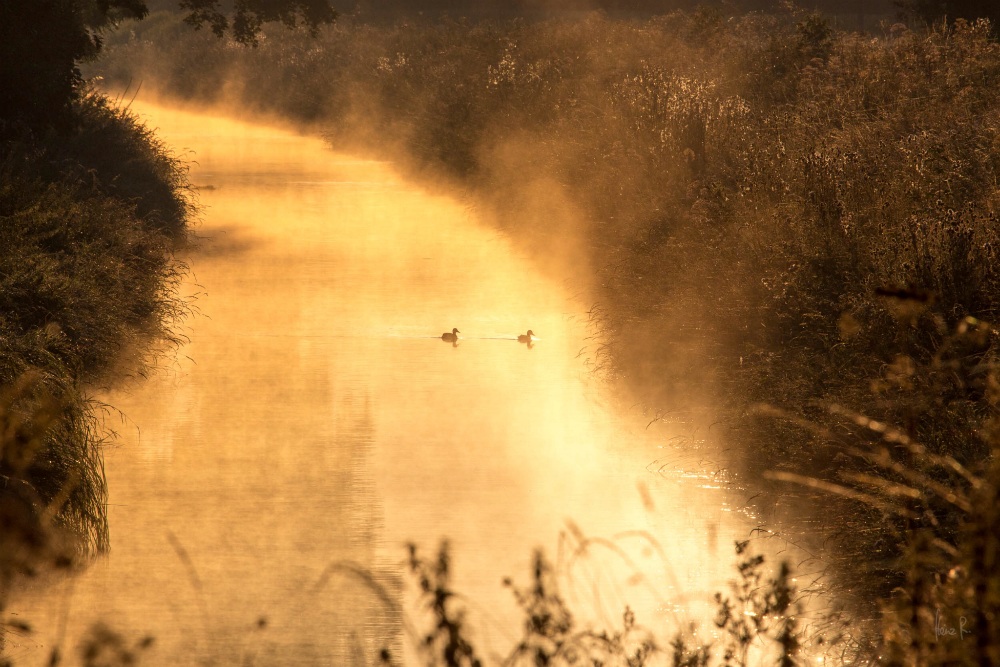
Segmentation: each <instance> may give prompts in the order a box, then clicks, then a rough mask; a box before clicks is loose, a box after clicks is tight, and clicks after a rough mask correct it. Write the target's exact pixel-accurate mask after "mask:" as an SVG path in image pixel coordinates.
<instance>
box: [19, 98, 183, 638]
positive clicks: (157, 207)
mask: <svg viewBox="0 0 1000 667" xmlns="http://www.w3.org/2000/svg"><path fill="white" fill-rule="evenodd" d="M69 114H70V118H71V122H70V123H69V125H68V126H67V127H66V128H60V129H58V130H55V129H54V130H51V131H41V130H38V129H37V128H29V127H27V126H25V125H23V124H20V123H18V122H0V142H2V143H0V147H2V153H0V479H2V480H3V484H2V486H0V524H2V525H3V539H2V543H0V609H5V606H6V602H7V596H8V594H9V592H10V588H11V586H12V585H14V584H15V583H16V582H17V581H18V580H19V579H21V578H23V577H26V576H34V575H37V574H38V573H40V572H45V571H47V570H51V569H53V568H54V569H65V568H71V567H75V566H77V565H79V564H80V563H82V562H85V560H86V557H87V556H90V555H93V554H95V553H98V552H101V551H103V550H105V549H107V547H108V543H109V536H108V527H107V515H106V509H107V508H106V503H107V489H106V485H105V479H104V467H103V459H102V453H101V448H102V446H103V445H104V444H105V442H106V440H107V438H108V437H109V433H108V431H107V429H106V428H104V427H103V425H102V421H103V419H102V417H103V414H104V412H105V411H106V410H107V409H109V408H108V406H105V405H104V404H102V403H101V402H100V401H98V400H96V399H95V398H94V396H95V392H96V390H98V389H100V388H102V387H108V386H110V385H112V384H114V383H115V382H116V381H117V380H118V379H120V378H121V377H122V376H123V375H135V374H142V373H143V372H144V371H145V369H146V368H147V364H148V362H149V361H150V360H151V359H152V355H153V353H152V352H151V349H153V348H154V347H155V348H160V347H161V346H163V345H164V344H167V345H170V344H176V343H178V342H179V341H180V333H179V329H178V325H179V323H180V320H181V318H183V317H184V315H185V314H186V312H187V310H188V308H189V306H188V305H187V304H186V303H185V302H184V301H183V300H182V299H181V298H180V297H179V296H178V293H177V287H178V285H179V281H180V280H181V278H182V277H183V275H184V271H185V267H184V265H183V263H182V262H180V261H178V260H177V259H176V257H175V255H174V252H175V251H176V250H177V249H178V248H180V247H181V246H183V244H184V243H186V239H187V234H188V222H189V220H190V218H191V216H192V214H193V212H194V208H193V200H192V197H191V193H190V191H189V190H188V187H187V182H186V172H185V167H184V166H183V164H182V163H181V162H180V161H178V160H177V159H175V158H174V157H172V155H171V154H170V153H169V152H168V151H167V150H166V148H165V147H164V146H163V144H161V143H160V142H159V141H158V140H157V139H156V138H155V137H154V136H153V134H152V133H151V131H150V130H148V129H147V128H146V127H144V126H143V125H142V124H141V123H140V122H139V121H138V120H137V119H136V117H135V116H134V115H132V114H131V113H130V112H129V111H128V109H127V108H123V107H121V106H119V105H117V104H116V103H115V102H113V101H111V100H109V99H107V98H105V97H104V96H102V95H99V94H97V93H92V92H91V93H84V94H81V95H80V96H78V97H76V98H75V99H74V100H73V102H72V105H71V108H70V111H69ZM5 622H6V619H5ZM0 647H2V636H0Z"/></svg>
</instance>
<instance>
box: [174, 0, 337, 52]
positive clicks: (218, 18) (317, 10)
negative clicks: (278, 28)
mask: <svg viewBox="0 0 1000 667" xmlns="http://www.w3.org/2000/svg"><path fill="white" fill-rule="evenodd" d="M219 5H220V2H219V0H181V2H180V6H181V8H182V9H184V10H187V11H188V12H189V13H188V15H187V16H186V17H185V19H184V20H185V22H187V23H189V24H190V25H193V26H194V27H195V29H200V28H201V27H202V26H204V25H205V24H206V23H207V24H208V25H209V26H210V27H211V29H212V32H213V33H215V35H216V36H218V37H222V36H223V35H225V34H226V33H227V32H229V33H230V34H231V35H232V37H233V39H235V40H236V41H237V42H239V43H240V44H244V45H251V46H254V45H256V44H257V38H258V37H259V35H260V29H261V26H263V24H265V23H271V22H278V21H280V22H281V23H283V24H285V25H286V26H288V27H289V28H295V27H296V26H298V25H300V22H301V25H303V26H305V27H306V28H308V29H309V31H310V32H311V33H313V34H315V33H316V31H317V30H319V27H320V26H321V25H324V24H330V23H333V22H334V21H336V20H337V12H336V11H335V10H334V9H333V7H331V6H330V3H329V2H327V0H235V2H234V3H233V10H232V18H229V17H227V16H226V14H225V13H224V12H223V11H222V10H221V9H220V8H219Z"/></svg>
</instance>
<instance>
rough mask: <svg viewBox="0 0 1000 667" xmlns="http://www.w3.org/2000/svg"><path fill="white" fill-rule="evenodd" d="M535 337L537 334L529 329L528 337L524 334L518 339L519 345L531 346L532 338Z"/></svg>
mask: <svg viewBox="0 0 1000 667" xmlns="http://www.w3.org/2000/svg"><path fill="white" fill-rule="evenodd" d="M534 335H535V332H534V331H532V330H531V329H528V333H527V334H526V335H525V334H522V335H520V336H518V337H517V342H518V343H527V344H528V345H531V340H532V336H534Z"/></svg>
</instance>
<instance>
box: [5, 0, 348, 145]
mask: <svg viewBox="0 0 1000 667" xmlns="http://www.w3.org/2000/svg"><path fill="white" fill-rule="evenodd" d="M178 4H179V6H180V7H181V9H183V10H185V11H187V12H188V14H187V16H186V17H185V21H187V23H189V24H191V25H192V26H194V27H195V28H200V27H201V26H202V25H204V24H206V23H207V24H208V25H209V26H210V27H211V29H212V32H214V33H215V34H216V35H218V36H220V37H222V36H223V35H226V34H230V35H231V36H232V37H233V39H235V40H236V41H237V42H239V43H241V44H244V45H255V44H256V43H257V39H258V36H259V35H260V30H261V27H262V26H263V25H264V24H265V23H270V22H276V21H280V22H281V23H283V24H285V25H286V26H288V27H291V28H294V27H296V26H299V25H302V26H305V27H306V28H308V29H309V30H310V31H311V32H313V33H315V32H316V31H317V30H318V29H319V27H320V26H321V25H324V24H328V23H333V22H334V21H335V20H336V18H337V12H336V11H334V10H333V8H332V7H331V6H330V3H329V1H328V0H231V1H227V2H226V3H225V4H226V6H227V7H229V8H230V11H228V12H227V11H224V10H223V9H222V8H220V2H219V0H179V2H178ZM148 13H149V10H148V8H147V6H146V2H145V0H0V136H3V135H6V134H8V133H9V132H10V131H12V128H18V127H27V128H31V129H33V130H39V129H43V128H56V129H60V130H65V129H67V128H68V127H69V126H70V125H71V124H72V113H71V111H70V109H71V106H72V102H73V100H74V99H76V95H77V94H78V92H79V90H80V86H81V84H82V83H83V80H82V78H81V75H80V69H79V66H78V65H79V63H80V62H81V61H84V60H87V59H89V58H93V57H95V56H96V55H97V54H98V53H99V52H100V50H101V32H102V31H103V30H106V29H107V28H109V27H112V26H114V25H116V24H117V23H119V22H120V21H122V20H123V19H126V18H134V19H142V18H145V17H146V15H147V14H148Z"/></svg>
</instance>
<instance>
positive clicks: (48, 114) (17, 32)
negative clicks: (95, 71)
mask: <svg viewBox="0 0 1000 667" xmlns="http://www.w3.org/2000/svg"><path fill="white" fill-rule="evenodd" d="M146 13H147V12H146V5H145V3H144V2H142V0H86V1H84V0H0V122H3V121H6V122H8V123H15V124H16V123H21V124H26V125H28V126H31V127H38V126H51V125H56V126H59V125H63V124H65V123H66V122H68V113H69V103H70V102H71V101H72V99H73V96H74V95H75V93H76V90H77V89H78V88H79V85H80V83H81V78H80V70H79V68H78V67H77V63H79V62H80V61H81V60H84V59H86V58H90V57H93V56H95V55H96V54H97V53H98V51H99V50H100V48H101V39H100V31H101V30H103V29H104V28H106V27H108V26H109V25H111V24H113V23H115V22H117V21H120V20H122V19H124V18H137V19H141V18H144V17H145V16H146Z"/></svg>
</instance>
